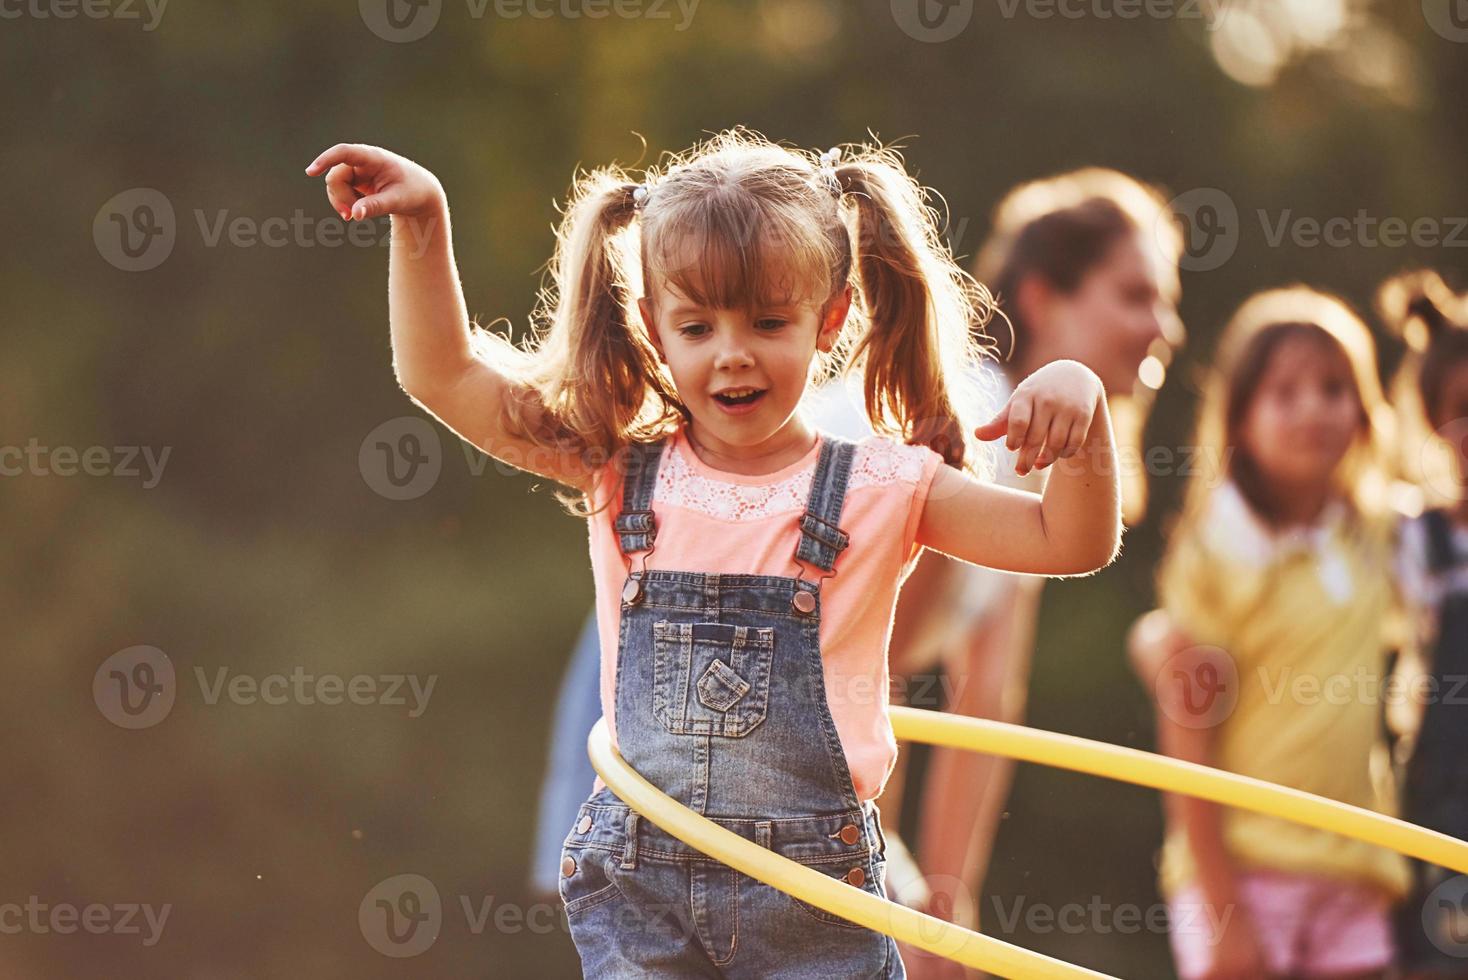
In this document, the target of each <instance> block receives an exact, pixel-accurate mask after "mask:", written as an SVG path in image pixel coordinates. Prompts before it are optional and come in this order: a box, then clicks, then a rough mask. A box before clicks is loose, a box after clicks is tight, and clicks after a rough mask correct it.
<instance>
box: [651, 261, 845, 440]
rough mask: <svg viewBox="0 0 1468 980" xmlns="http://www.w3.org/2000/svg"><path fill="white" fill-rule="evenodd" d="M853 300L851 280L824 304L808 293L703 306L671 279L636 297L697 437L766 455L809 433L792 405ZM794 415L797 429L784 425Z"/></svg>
mask: <svg viewBox="0 0 1468 980" xmlns="http://www.w3.org/2000/svg"><path fill="white" fill-rule="evenodd" d="M850 306H851V287H849V286H848V287H846V288H845V289H843V290H842V291H841V292H840V293H838V294H837V295H836V297H835V298H834V299H832V300H831V301H830V302H829V304H827V308H826V309H825V310H822V308H821V304H820V303H819V301H816V300H814V299H811V298H805V299H800V300H790V301H787V302H777V303H769V304H764V305H758V306H755V307H753V308H751V309H747V310H730V309H716V308H711V307H704V306H700V305H699V304H697V303H695V302H693V301H692V300H691V299H689V298H688V297H686V296H684V295H682V294H681V293H680V292H678V291H677V290H676V289H675V288H674V287H672V286H671V285H669V284H668V283H666V282H659V283H658V284H657V286H656V288H655V291H654V293H653V295H652V296H651V297H644V298H642V299H640V300H638V307H639V309H640V310H641V312H642V319H643V323H644V324H646V326H647V331H648V335H649V336H650V337H651V338H652V342H653V345H654V346H655V347H656V348H657V350H658V353H659V354H661V355H662V357H663V360H664V361H666V362H667V365H668V369H669V371H670V372H671V373H672V375H673V383H674V385H675V386H676V387H677V389H678V395H679V397H680V398H681V399H682V400H683V403H684V404H685V405H687V406H688V409H689V411H690V412H692V413H693V417H694V422H695V433H696V434H695V438H696V439H697V440H698V441H699V442H700V443H701V444H703V445H704V446H706V447H708V448H710V449H713V450H714V451H716V452H719V453H722V454H723V455H726V456H740V455H744V456H760V455H767V454H768V453H771V452H774V451H778V450H779V449H780V448H782V447H783V444H784V443H785V442H787V441H789V442H797V441H800V440H802V439H804V438H805V435H806V434H805V432H804V430H803V428H801V427H800V426H799V423H798V419H799V416H797V415H796V412H795V410H796V407H797V406H798V405H799V404H800V399H801V396H802V395H803V394H804V393H805V387H806V381H807V379H808V378H809V376H810V364H811V359H812V358H813V357H814V356H815V354H816V351H817V350H822V351H829V350H830V349H831V347H832V345H833V344H834V343H835V341H836V337H837V335H838V334H839V333H840V331H841V326H842V324H843V323H845V322H846V314H847V311H848V310H849V309H850ZM751 393H752V394H751ZM745 395H748V396H749V397H736V396H745ZM792 420H794V421H795V422H796V428H795V429H791V428H789V427H788V426H787V424H788V423H791V422H792ZM797 430H799V431H797Z"/></svg>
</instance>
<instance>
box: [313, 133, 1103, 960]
mask: <svg viewBox="0 0 1468 980" xmlns="http://www.w3.org/2000/svg"><path fill="white" fill-rule="evenodd" d="M817 163H818V162H817V160H816V159H815V158H814V156H813V155H811V154H805V153H800V152H797V151H793V150H789V149H786V148H783V147H778V146H775V145H773V144H770V143H768V142H767V141H764V140H763V139H760V138H757V137H755V136H753V135H751V134H748V133H746V132H744V131H739V130H736V131H731V132H727V133H722V134H719V135H718V136H716V137H714V138H713V139H712V140H710V141H709V142H708V143H707V144H706V145H702V146H699V147H696V148H694V149H693V150H691V151H690V152H689V153H687V154H685V155H682V156H681V157H675V158H673V160H672V161H671V163H670V165H669V166H667V167H666V169H662V170H657V169H655V170H653V171H650V172H649V173H648V174H647V175H645V176H644V179H643V180H642V181H641V182H636V181H632V180H630V179H629V178H628V176H627V175H626V174H624V173H622V172H621V171H619V170H616V169H615V168H606V169H601V170H596V171H593V172H592V173H589V174H587V175H585V176H584V177H583V178H582V179H581V180H579V181H578V182H577V186H576V188H575V191H574V193H573V198H572V201H571V204H570V206H569V207H568V209H567V212H566V218H565V220H564V222H563V224H562V226H561V229H560V237H559V247H558V251H557V255H556V257H555V259H554V260H553V263H552V271H553V274H554V277H555V290H554V292H553V293H552V294H550V295H548V296H547V305H546V309H545V315H546V319H547V321H548V323H549V328H548V330H546V331H545V332H544V333H543V335H541V336H540V337H538V338H537V343H536V344H535V345H534V346H533V348H532V349H531V350H528V351H527V350H521V349H519V348H516V347H513V346H512V345H510V344H509V343H507V342H505V341H504V340H503V339H502V338H498V337H496V336H494V335H489V336H487V337H483V338H481V341H482V343H481V345H480V346H479V348H478V349H477V350H476V347H475V343H474V337H473V336H472V335H471V333H470V331H469V329H468V326H469V325H468V323H467V319H466V317H465V315H464V312H463V299H462V295H461V293H460V290H459V287H458V282H457V276H456V273H455V271H454V265H453V260H452V251H451V248H450V245H449V234H448V209H447V205H446V204H445V202H444V195H443V191H442V188H441V187H440V186H439V184H438V182H437V180H436V179H434V178H433V177H432V175H431V174H428V173H427V171H425V170H423V168H421V167H419V166H418V165H416V164H413V163H411V162H410V161H407V160H404V159H402V158H401V157H398V156H396V155H394V154H390V153H388V152H387V151H384V150H381V149H380V148H376V147H364V146H360V145H348V144H342V145H339V146H337V147H334V148H332V149H331V150H329V151H327V152H326V153H324V154H323V155H322V156H321V157H319V158H318V159H317V160H316V161H315V162H314V163H313V164H312V165H311V166H310V167H309V168H308V173H325V174H327V186H328V194H329V196H330V198H331V200H332V202H333V203H334V204H335V205H337V206H338V208H339V210H341V211H343V212H344V213H350V214H352V215H353V216H354V217H363V216H367V217H370V216H372V215H376V214H382V213H391V214H393V216H394V219H393V220H394V231H395V236H394V245H393V252H392V259H391V263H392V264H391V270H390V271H391V282H390V290H389V300H390V306H391V314H392V331H393V347H394V357H395V367H396V370H397V372H398V376H399V379H400V381H401V383H402V384H403V387H404V388H405V390H407V391H408V392H409V393H410V394H411V395H412V396H413V397H414V398H416V399H417V400H418V401H420V402H421V403H422V404H423V405H424V406H425V407H426V408H428V409H429V410H430V411H432V412H433V413H434V414H435V415H437V416H438V417H439V418H440V419H442V420H443V421H444V422H445V424H447V425H449V426H450V427H452V428H453V429H454V430H455V431H456V432H458V433H460V434H461V435H462V436H463V437H464V438H465V439H468V440H469V441H471V442H472V443H474V444H475V445H476V446H478V447H480V448H481V449H483V450H484V451H485V452H487V453H489V454H490V455H492V456H495V457H496V458H498V459H501V460H504V461H507V462H511V463H513V464H515V465H517V466H520V467H522V468H524V469H528V470H531V471H532V472H537V473H540V474H541V475H544V476H547V477H549V478H552V479H554V480H556V481H557V482H559V483H561V484H563V485H565V486H566V487H569V488H571V489H572V490H575V491H579V496H573V497H570V498H569V499H568V502H569V503H570V504H571V505H572V506H573V507H574V508H575V509H576V511H577V512H578V513H582V514H584V515H585V516H587V518H588V528H589V536H590V548H591V558H592V567H593V573H594V576H595V579H596V592H597V610H598V616H599V621H600V627H601V628H600V630H599V632H600V635H601V637H602V638H603V644H604V645H603V661H602V701H603V711H604V714H605V717H606V720H607V723H608V728H609V729H610V731H611V733H612V736H613V739H614V742H615V743H616V744H617V745H618V747H619V748H620V750H621V752H622V755H623V756H624V757H625V758H626V760H627V761H628V763H629V764H631V765H632V766H633V768H635V769H637V770H638V771H639V772H641V773H642V774H643V775H644V776H646V777H647V778H649V779H650V780H652V781H653V782H654V784H656V785H658V786H659V787H660V788H661V789H663V790H664V791H665V792H667V793H669V794H670V795H672V796H674V798H676V799H678V800H680V801H682V802H683V803H685V804H686V805H688V806H690V807H693V808H694V809H696V810H697V811H699V812H701V813H703V814H705V815H706V816H708V817H709V818H710V819H712V820H715V821H716V822H718V823H720V824H721V825H722V826H725V827H726V828H728V829H730V830H731V831H733V832H735V833H739V834H741V835H743V836H745V837H747V838H749V839H751V840H754V841H756V842H758V843H760V844H761V845H762V846H765V847H768V848H770V849H772V850H774V851H776V852H777V853H781V854H784V855H785V856H787V857H791V858H794V859H796V860H799V861H802V862H803V863H806V864H807V865H809V866H811V867H814V868H817V869H819V870H821V871H822V872H824V873H826V874H829V875H832V876H834V877H839V878H841V879H843V880H845V881H847V882H848V883H850V884H852V885H854V886H856V887H858V888H863V889H864V890H867V891H869V892H872V893H873V894H877V895H883V894H885V892H884V889H883V884H882V875H883V871H884V865H885V861H884V858H883V847H882V840H881V831H880V821H879V817H878V814H877V810H876V806H875V804H874V802H873V801H874V800H875V797H876V796H877V795H879V794H880V792H881V785H882V782H883V780H884V779H885V778H886V776H887V774H888V773H890V771H891V767H892V763H893V760H894V758H895V755H896V744H895V742H894V740H893V738H892V732H891V725H890V721H889V720H888V717H887V713H886V696H887V673H886V640H887V634H888V632H889V630H890V628H891V616H892V609H893V605H894V603H895V599H896V594H897V590H898V587H899V586H900V584H901V581H902V579H903V578H904V577H905V575H906V574H907V572H909V571H910V570H911V568H912V564H913V562H914V561H915V560H916V558H917V556H918V554H919V553H920V552H921V549H922V548H923V547H925V546H926V547H931V548H934V549H937V550H940V551H943V552H944V553H946V554H950V555H952V556H954V557H957V558H959V559H962V560H966V561H972V562H978V563H983V564H986V565H991V566H993V567H998V568H1007V569H1011V570H1014V571H1022V572H1030V573H1035V574H1052V575H1073V574H1084V573H1087V572H1090V571H1093V570H1095V569H1096V568H1099V567H1101V566H1103V565H1105V564H1107V563H1108V562H1109V561H1110V560H1111V559H1112V558H1113V557H1114V555H1115V554H1116V549H1117V546H1118V544H1119V537H1120V519H1119V507H1120V505H1119V491H1118V486H1117V479H1116V475H1115V474H1116V472H1117V469H1118V468H1117V466H1116V460H1115V450H1114V445H1113V441H1112V436H1111V428H1110V421H1109V417H1108V415H1107V413H1106V408H1105V402H1104V398H1103V397H1102V396H1103V389H1102V386H1101V383H1100V380H1099V379H1098V378H1097V377H1096V375H1095V373H1094V372H1092V371H1091V370H1090V369H1088V368H1086V367H1085V366H1084V365H1081V364H1079V363H1078V362H1074V361H1060V362H1055V363H1052V364H1049V365H1046V366H1045V367H1043V368H1041V369H1040V370H1039V371H1037V372H1036V373H1035V374H1034V375H1032V376H1031V377H1029V378H1027V379H1025V380H1024V381H1023V382H1021V383H1020V384H1019V385H1018V386H1017V387H1016V389H1015V392H1014V394H1013V396H1012V397H1011V398H1010V399H1009V401H1008V402H1007V404H1006V405H1005V407H1004V409H1003V410H1002V411H1001V413H1000V414H999V415H998V416H997V417H995V418H994V419H991V420H989V421H988V422H986V423H985V424H983V425H981V426H975V425H973V422H974V421H976V420H974V419H972V418H971V417H970V416H971V414H972V411H973V408H972V406H973V405H974V404H975V401H974V399H975V398H976V397H977V396H978V395H979V392H976V391H973V390H971V387H966V386H965V385H964V384H963V381H964V379H965V378H967V377H969V376H970V375H969V373H968V372H970V371H971V369H972V368H973V366H974V364H975V363H976V362H977V359H978V356H979V351H978V349H977V347H976V346H975V342H974V339H973V334H972V333H971V331H972V330H973V329H974V327H975V325H976V323H977V322H978V321H979V320H980V319H981V318H982V315H983V312H984V301H983V298H984V294H983V291H982V289H981V287H979V286H978V285H977V283H975V282H974V281H973V280H972V279H971V278H970V277H968V276H967V275H966V274H965V273H963V272H962V270H960V269H959V268H958V267H957V265H956V264H955V263H954V262H953V259H952V257H951V255H950V254H949V253H948V252H947V250H946V248H944V246H943V245H942V239H941V236H940V234H939V230H938V227H937V224H936V221H935V216H934V214H933V213H932V212H931V210H930V209H928V208H927V207H926V206H925V204H924V201H923V193H922V190H921V188H920V187H919V186H918V185H917V184H916V182H914V181H913V180H912V178H911V177H909V176H908V175H907V174H906V172H905V171H904V169H903V168H902V166H901V163H900V160H899V159H898V158H897V157H896V156H895V154H892V153H891V152H890V151H886V150H881V149H877V148H868V147H859V148H857V149H856V152H855V153H854V155H853V156H852V158H851V159H849V160H848V161H846V162H841V163H839V165H838V162H837V154H836V153H834V152H832V153H830V154H827V155H824V156H823V158H822V159H821V160H820V161H819V164H820V165H817ZM359 197H360V199H359ZM400 220H401V221H402V222H416V223H417V224H418V227H416V228H415V229H414V230H415V231H416V233H417V234H415V235H414V236H412V237H413V242H412V245H413V247H414V249H415V251H414V253H412V254H410V253H409V252H408V249H407V245H408V244H409V242H408V236H406V235H404V236H402V239H401V240H400V239H399V236H398V235H397V234H396V232H397V231H398V227H397V226H398V225H399V223H400ZM405 230H406V229H405ZM425 239H426V240H427V245H426V246H425V245H424V244H423V243H424V241H425ZM400 241H401V244H400ZM638 296H640V297H641V298H640V299H637V300H636V302H635V303H634V301H633V300H634V297H638ZM634 310H635V311H636V312H635V314H634V312H633V311H634ZM639 320H640V324H639ZM851 365H855V366H856V367H857V368H858V369H860V370H862V372H863V377H864V379H865V381H866V391H865V393H866V406H867V411H868V415H869V418H870V420H871V421H872V423H873V427H874V429H875V430H876V431H877V432H878V433H882V434H881V435H876V436H873V437H872V438H871V439H868V440H863V441H862V442H861V443H852V442H849V441H847V440H843V439H839V438H837V437H832V436H828V435H825V434H823V433H821V432H819V431H818V430H816V429H814V428H813V427H812V426H810V424H809V423H808V421H807V420H806V418H805V417H804V416H803V415H802V414H801V412H800V411H799V406H800V401H801V399H802V397H803V395H804V394H805V391H806V388H807V386H808V384H809V383H810V382H811V381H812V379H813V377H815V376H816V375H817V374H818V373H819V371H820V370H828V369H840V368H845V367H848V366H851ZM893 436H897V437H899V438H901V439H902V440H904V441H903V442H899V441H897V440H896V439H894V438H893ZM1000 436H1005V437H1006V439H1007V443H1008V444H1009V446H1010V448H1012V449H1018V450H1019V457H1018V464H1017V468H1018V469H1019V470H1020V471H1021V472H1029V471H1031V470H1033V469H1036V468H1044V467H1046V466H1049V465H1051V464H1052V463H1055V462H1056V461H1057V460H1064V461H1065V462H1064V464H1062V465H1058V466H1056V468H1055V470H1054V471H1053V475H1052V478H1051V479H1050V481H1049V484H1048V486H1047V488H1046V492H1045V495H1044V497H1043V498H1042V497H1039V496H1037V495H1035V494H1031V493H1026V492H1024V491H1020V490H1013V489H1009V488H1004V487H999V486H995V485H993V484H990V483H987V482H984V481H981V480H976V479H974V477H973V476H972V475H970V474H969V473H966V472H964V468H965V463H966V461H968V462H969V463H970V464H971V463H972V461H973V460H974V459H975V458H976V457H977V454H976V453H975V452H974V443H973V441H972V440H973V439H974V438H979V439H995V438H999V437H1000ZM943 464H947V465H943ZM838 571H839V574H838ZM599 782H600V781H598V783H599ZM562 873H563V875H564V877H563V878H562V897H563V899H565V901H566V914H567V917H568V920H569V922H570V925H571V931H572V938H573V939H574V940H575V942H576V945H577V950H578V952H579V953H580V954H581V958H582V964H583V968H584V970H585V972H586V975H587V976H589V977H643V976H647V975H649V974H653V973H659V972H661V973H665V974H674V975H722V976H750V977H769V976H777V975H778V976H789V977H806V976H812V977H813V976H821V977H825V976H902V975H903V967H902V963H901V960H900V958H899V957H898V956H897V952H896V946H895V943H893V942H892V941H891V940H890V939H888V938H887V937H885V936H882V935H880V934H878V933H876V932H873V931H871V930H867V929H864V928H862V927H858V926H855V925H854V924H853V923H850V922H847V921H846V920H843V919H841V918H839V917H837V916H833V915H830V914H829V913H825V912H822V911H820V910H818V909H814V908H813V907H811V906H808V905H805V904H804V903H801V902H798V901H797V900H795V899H793V898H791V897H790V896H788V895H786V894H784V893H781V892H778V891H776V890H774V889H771V888H769V887H768V886H764V885H761V884H759V883H758V882H755V881H753V880H752V879H749V878H747V877H745V876H743V875H741V874H739V873H737V872H735V871H734V870H733V869H731V868H728V867H727V866H724V865H722V864H719V863H718V862H715V861H713V860H711V859H709V858H707V857H705V856H703V855H702V854H700V853H699V852H697V851H696V850H694V849H692V848H690V847H688V845H686V844H683V843H682V842H680V841H678V840H676V839H675V838H673V837H672V836H671V835H668V834H667V833H665V832H664V831H662V830H660V829H659V828H657V827H655V826H654V825H652V824H650V823H649V822H647V821H642V820H640V819H639V817H638V815H637V814H635V813H633V812H632V811H630V809H629V808H628V807H627V806H626V805H625V804H623V803H622V802H621V801H619V800H618V799H617V798H616V797H615V796H614V795H613V794H611V793H610V792H609V791H608V790H607V789H606V788H605V787H604V786H600V785H598V786H597V787H596V789H595V791H594V792H593V794H592V796H591V798H590V799H589V800H588V801H587V802H586V803H585V804H583V806H582V808H581V812H580V814H578V819H577V820H576V822H575V824H574V825H573V826H572V828H571V830H570V833H569V834H568V835H567V838H566V847H565V851H564V857H563V859H562Z"/></svg>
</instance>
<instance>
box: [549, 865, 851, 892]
mask: <svg viewBox="0 0 1468 980" xmlns="http://www.w3.org/2000/svg"><path fill="white" fill-rule="evenodd" d="M566 860H567V861H569V860H571V859H570V858H567V859H566ZM866 880H867V873H866V872H865V871H863V870H862V869H861V868H852V869H851V870H850V871H848V872H846V881H847V883H848V884H852V885H855V886H856V887H858V888H860V887H861V886H862V885H863V884H865V883H866Z"/></svg>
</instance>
